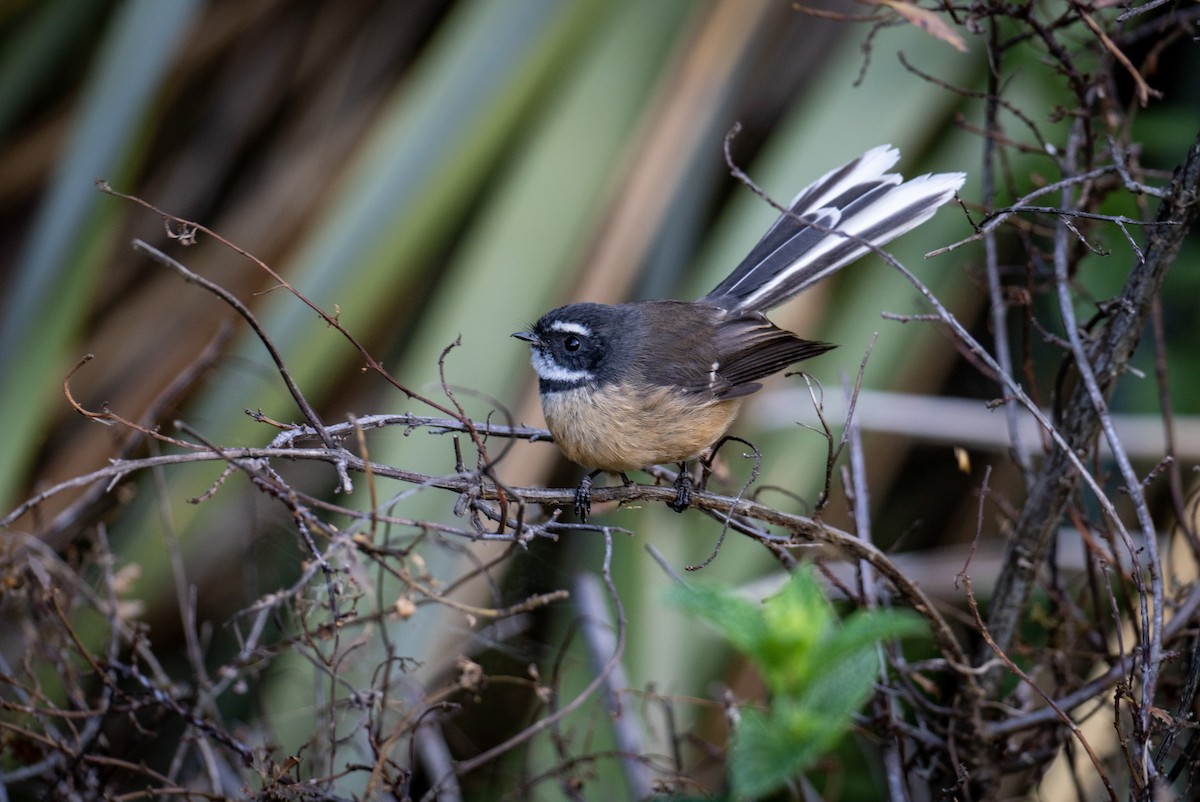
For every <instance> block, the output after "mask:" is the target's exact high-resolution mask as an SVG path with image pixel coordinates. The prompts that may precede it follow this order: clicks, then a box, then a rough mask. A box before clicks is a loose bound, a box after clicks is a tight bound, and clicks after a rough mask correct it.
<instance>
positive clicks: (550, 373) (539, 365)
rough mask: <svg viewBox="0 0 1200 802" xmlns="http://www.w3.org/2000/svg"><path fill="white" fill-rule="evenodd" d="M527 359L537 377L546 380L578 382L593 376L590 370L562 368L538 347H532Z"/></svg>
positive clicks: (588, 380)
mask: <svg viewBox="0 0 1200 802" xmlns="http://www.w3.org/2000/svg"><path fill="white" fill-rule="evenodd" d="M529 361H530V363H531V364H532V365H533V369H534V371H536V372H537V375H538V377H539V378H542V379H545V380H546V381H551V382H565V383H566V384H578V383H582V382H590V381H591V380H592V379H593V378H594V377H593V376H592V373H591V371H587V370H571V369H569V368H564V367H563V366H562V365H559V364H558V363H557V362H555V361H554V360H553V359H551V358H550V356H549V355H548V354H546V353H544V352H543V351H541V350H540V349H538V348H534V349H533V351H532V352H531V353H530V355H529Z"/></svg>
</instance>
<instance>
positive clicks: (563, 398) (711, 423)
mask: <svg viewBox="0 0 1200 802" xmlns="http://www.w3.org/2000/svg"><path fill="white" fill-rule="evenodd" d="M627 399H633V401H629V400H627ZM739 404H740V399H732V400H727V401H719V400H702V399H699V398H697V396H696V395H695V394H690V395H687V394H683V393H680V392H679V391H677V390H671V389H669V388H659V389H657V390H653V391H651V392H649V393H647V392H646V391H644V390H634V389H632V388H630V387H627V386H609V387H605V388H599V389H589V388H579V389H575V390H567V391H565V392H560V393H552V394H548V395H546V396H543V398H542V411H543V412H544V413H545V415H546V423H547V425H548V426H549V427H550V432H551V434H553V435H554V440H555V442H556V443H557V444H558V447H559V448H560V449H562V452H563V453H564V454H565V455H566V456H567V459H569V460H571V461H572V462H575V463H578V464H579V465H582V466H584V467H586V468H599V469H601V470H605V471H612V472H614V473H618V472H621V471H629V470H635V469H639V468H646V467H649V466H651V465H660V464H663V463H670V462H685V461H687V460H691V459H695V458H696V457H699V456H701V455H702V454H704V453H705V452H706V451H707V449H708V448H709V446H711V445H713V444H714V443H715V442H716V441H717V440H719V439H720V438H721V436H722V435H724V434H725V431H726V430H727V429H728V428H729V425H730V424H731V423H733V419H734V417H736V416H737V411H738V406H739Z"/></svg>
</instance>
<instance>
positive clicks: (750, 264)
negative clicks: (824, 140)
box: [703, 145, 966, 312]
mask: <svg viewBox="0 0 1200 802" xmlns="http://www.w3.org/2000/svg"><path fill="white" fill-rule="evenodd" d="M899 159H900V151H898V150H896V149H895V148H893V147H892V146H891V145H880V146H879V147H877V148H872V149H871V150H869V151H867V152H866V153H864V154H863V155H862V156H859V157H858V158H857V159H855V160H854V161H852V162H850V163H849V164H846V165H844V166H842V167H839V168H838V169H836V170H831V171H830V172H828V173H826V174H825V175H823V176H821V178H819V179H817V180H816V181H814V182H813V183H812V184H811V185H809V186H808V187H806V188H805V189H804V190H802V191H801V192H800V194H799V195H797V196H796V198H795V199H794V200H793V201H792V203H791V206H790V207H789V211H790V214H785V215H782V216H780V218H779V219H778V220H776V221H775V224H774V225H772V226H771V227H770V228H769V229H768V230H767V233H766V234H764V235H763V238H762V239H761V240H759V242H758V244H757V245H755V246H754V248H753V249H752V250H751V251H750V253H749V254H748V255H747V256H746V258H745V259H743V260H742V262H741V264H739V265H738V266H737V268H736V269H735V270H734V271H733V272H732V273H730V274H729V277H728V278H726V279H725V280H724V281H722V282H721V283H720V284H718V285H717V286H716V288H714V289H713V291H712V292H710V293H709V294H708V295H706V296H705V297H704V299H703V300H705V301H708V302H710V303H713V304H716V305H717V306H720V307H722V308H725V309H728V310H730V311H738V312H746V311H764V310H767V309H772V308H774V307H776V306H779V305H780V304H782V303H783V302H785V301H787V300H788V299H790V298H792V297H793V296H794V295H796V294H797V293H799V292H800V291H801V290H803V289H805V288H807V287H808V286H809V285H811V284H815V283H816V282H818V281H820V280H821V279H823V278H825V277H826V276H828V275H830V274H831V273H834V272H835V271H837V270H839V269H841V268H843V267H845V266H846V265H847V264H849V263H850V262H853V261H854V260H855V259H857V258H859V257H860V256H862V255H863V254H865V253H867V252H868V251H869V250H870V248H869V247H868V246H866V245H864V244H862V242H859V241H858V240H864V241H866V242H869V243H871V245H873V246H875V247H879V246H881V245H884V244H885V243H888V242H890V241H891V240H893V239H895V238H896V237H898V236H900V235H901V234H903V233H905V232H906V231H910V230H912V229H913V228H916V227H917V226H919V225H920V224H921V223H923V222H925V221H926V220H928V219H929V218H930V217H932V216H933V213H934V212H936V211H937V209H938V207H939V206H941V205H942V204H943V203H945V202H946V201H948V200H950V199H951V198H953V197H954V193H955V192H957V191H958V189H959V188H960V187H962V185H963V181H964V180H965V179H966V176H965V174H963V173H940V174H936V175H923V176H919V177H917V178H914V179H912V180H910V181H904V179H903V178H902V177H901V176H900V175H898V174H897V173H888V172H887V170H888V169H889V168H891V167H893V166H894V165H895V164H896V162H897V161H898V160H899ZM902 181H903V183H901V182H902ZM793 215H794V216H793ZM797 218H800V219H797ZM839 232H840V233H839ZM842 234H846V235H849V236H842Z"/></svg>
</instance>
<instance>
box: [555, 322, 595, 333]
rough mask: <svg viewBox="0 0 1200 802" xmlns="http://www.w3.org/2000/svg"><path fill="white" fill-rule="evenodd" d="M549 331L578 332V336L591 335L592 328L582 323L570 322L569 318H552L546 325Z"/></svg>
mask: <svg viewBox="0 0 1200 802" xmlns="http://www.w3.org/2000/svg"><path fill="white" fill-rule="evenodd" d="M547 328H549V329H550V331H561V332H562V333H563V334H578V335H579V336H580V337H591V336H592V330H591V329H589V328H588V327H587V326H585V325H583V324H582V323H572V322H571V321H569V320H554V321H551V323H550V325H549V326H547Z"/></svg>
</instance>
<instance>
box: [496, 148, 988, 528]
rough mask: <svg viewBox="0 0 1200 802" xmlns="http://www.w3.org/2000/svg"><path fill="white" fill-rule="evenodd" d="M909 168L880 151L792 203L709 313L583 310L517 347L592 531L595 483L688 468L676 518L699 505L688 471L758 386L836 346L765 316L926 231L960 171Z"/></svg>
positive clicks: (668, 305)
mask: <svg viewBox="0 0 1200 802" xmlns="http://www.w3.org/2000/svg"><path fill="white" fill-rule="evenodd" d="M899 158H900V153H899V151H897V150H896V149H895V148H893V147H891V146H890V145H881V146H879V147H876V148H873V149H871V150H869V151H867V152H866V153H864V154H863V155H862V156H859V157H858V158H857V159H854V160H853V161H851V162H849V163H848V164H846V165H844V166H842V167H839V168H837V169H836V170H832V171H831V172H829V173H826V174H825V175H823V176H822V177H821V178H819V179H817V181H815V182H814V183H812V184H811V185H810V186H808V187H806V188H805V189H804V190H802V191H801V192H800V194H799V195H797V196H796V198H795V199H794V200H793V201H792V202H791V204H790V206H789V209H788V212H787V213H786V214H783V215H782V216H780V218H779V219H778V220H776V221H775V223H774V225H772V226H771V227H770V228H769V229H767V233H766V234H764V235H763V238H762V239H761V240H759V242H758V244H757V245H755V246H754V248H753V249H752V250H751V251H750V253H749V255H747V256H746V258H745V259H743V260H742V262H741V264H739V265H738V266H737V267H736V268H734V270H733V272H732V273H730V274H729V276H728V277H727V278H726V279H725V280H724V281H722V282H721V283H720V284H718V285H717V286H716V288H714V289H713V291H712V292H710V293H708V295H705V296H704V297H703V298H701V299H700V300H698V301H638V302H636V303H627V304H619V305H617V306H608V305H605V304H596V303H575V304H569V305H567V306H560V307H559V308H557V309H554V310H551V311H550V312H547V313H546V314H545V315H542V317H541V318H540V319H539V320H538V321H537V322H536V323H534V324H533V326H532V327H531V328H530V329H529V330H528V331H518V332H516V333H514V334H513V335H512V336H513V337H516V338H517V339H520V340H524V341H526V342H528V343H529V344H530V345H531V346H532V349H531V350H532V354H531V362H532V364H533V369H534V370H535V371H536V372H537V375H538V389H539V392H540V395H541V401H542V411H543V412H544V413H545V415H546V423H547V424H548V425H549V427H550V432H551V434H553V435H554V441H555V442H556V443H557V444H558V447H559V448H560V449H561V450H562V452H563V454H565V455H566V456H567V458H568V459H570V460H571V461H572V462H575V463H577V464H579V465H582V466H584V467H585V468H591V469H594V470H593V471H592V473H590V474H589V475H588V476H586V477H585V478H584V480H583V481H582V482H581V483H580V485H579V489H578V491H577V492H576V496H575V509H576V512H577V513H578V514H579V516H580V518H581V519H583V520H586V517H587V515H588V513H589V511H590V508H591V484H592V479H593V478H594V477H595V476H596V475H598V474H599V473H601V472H609V473H617V474H620V476H621V478H622V479H623V480H624V481H625V482H626V484H630V483H631V482H630V480H629V478H628V476H626V475H625V472H626V471H630V470H635V469H644V468H648V467H650V466H653V465H660V464H666V463H678V464H679V468H680V470H679V478H678V480H677V481H676V485H675V486H676V497H675V500H674V501H673V502H672V503H671V505H670V506H671V507H672V509H674V510H676V511H677V512H682V511H683V510H685V509H686V508H687V506H688V505H689V504H690V502H691V490H692V479H691V474H690V473H689V472H688V470H687V465H686V464H687V462H689V461H690V460H693V459H697V458H703V459H707V458H708V457H710V456H711V451H712V448H713V446H714V445H715V444H716V443H717V441H718V440H720V439H721V438H722V437H723V436H724V435H725V432H726V431H727V430H728V429H729V426H730V425H731V424H732V423H733V420H734V418H735V417H736V416H737V412H738V407H739V406H740V405H741V402H742V399H743V398H745V397H746V396H748V395H750V394H751V393H753V392H755V391H756V390H758V389H759V388H760V387H761V386H762V385H761V384H759V382H758V380H759V379H762V378H764V377H766V376H769V375H771V374H773V373H778V372H779V371H781V370H783V369H784V368H786V367H787V366H789V365H791V364H793V363H795V362H799V361H801V360H804V359H809V358H810V357H814V356H817V355H818V354H822V353H824V352H825V351H828V350H829V349H831V348H833V347H834V346H833V345H830V344H828V343H823V342H815V341H812V340H804V339H801V338H800V337H798V336H796V335H795V334H792V333H791V332H789V331H785V330H783V329H780V328H778V327H776V326H775V325H774V324H772V323H771V321H769V320H768V319H767V317H766V315H765V314H764V312H766V311H767V310H769V309H773V308H775V307H776V306H779V305H780V304H782V303H784V302H785V301H788V300H790V299H791V298H792V297H794V296H795V295H796V294H797V293H799V292H800V291H802V290H804V289H805V288H807V287H809V286H810V285H812V284H814V283H816V282H817V281H819V280H821V279H823V278H825V277H826V276H828V275H830V274H831V273H833V272H834V271H836V270H839V269H841V268H842V267H844V266H846V265H847V264H849V263H850V262H852V261H854V260H855V259H857V258H859V257H860V256H862V255H863V254H865V253H867V252H868V251H869V250H871V248H872V247H879V246H880V245H883V244H885V243H887V242H889V241H891V240H892V239H894V238H895V237H898V236H900V235H901V234H903V233H905V232H906V231H909V230H911V229H913V228H915V227H916V226H918V225H920V224H921V223H923V222H925V221H926V220H928V219H929V218H930V217H932V216H933V213H934V212H935V211H937V209H938V207H939V206H941V205H942V204H943V203H946V202H947V201H948V200H950V199H951V198H952V197H954V195H955V193H956V192H957V191H958V189H959V188H960V187H961V186H962V184H963V181H964V180H965V178H966V176H965V175H964V174H963V173H943V174H938V175H923V176H920V177H918V178H914V179H912V180H910V181H904V180H903V178H902V177H901V176H900V175H898V174H896V173H888V172H887V170H889V169H890V168H891V167H892V166H894V165H895V164H896V162H897V161H898V160H899Z"/></svg>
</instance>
